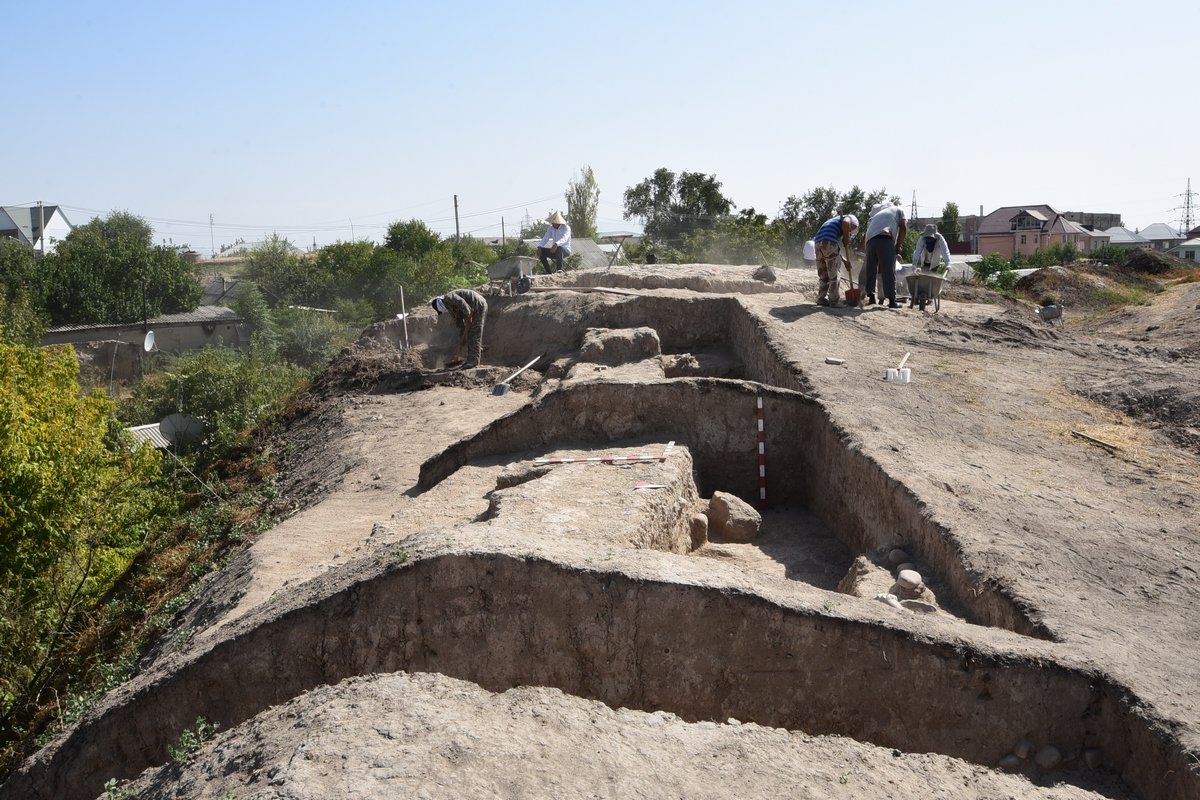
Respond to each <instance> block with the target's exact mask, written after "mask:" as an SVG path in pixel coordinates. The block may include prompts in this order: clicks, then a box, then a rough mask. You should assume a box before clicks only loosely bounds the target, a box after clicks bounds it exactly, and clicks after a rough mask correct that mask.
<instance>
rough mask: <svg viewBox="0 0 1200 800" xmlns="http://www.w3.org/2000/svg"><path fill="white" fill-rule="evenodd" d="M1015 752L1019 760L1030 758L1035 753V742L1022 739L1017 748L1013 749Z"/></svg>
mask: <svg viewBox="0 0 1200 800" xmlns="http://www.w3.org/2000/svg"><path fill="white" fill-rule="evenodd" d="M1013 752H1014V753H1016V755H1017V758H1020V759H1026V758H1029V755H1030V753H1032V752H1033V742H1031V741H1029V740H1028V739H1022V740H1021V741H1019V742H1017V746H1016V747H1014V748H1013Z"/></svg>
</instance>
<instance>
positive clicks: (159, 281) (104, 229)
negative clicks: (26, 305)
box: [41, 212, 201, 323]
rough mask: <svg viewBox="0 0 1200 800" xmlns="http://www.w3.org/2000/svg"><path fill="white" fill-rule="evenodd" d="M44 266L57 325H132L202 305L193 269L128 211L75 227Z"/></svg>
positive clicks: (47, 303)
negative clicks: (157, 241)
mask: <svg viewBox="0 0 1200 800" xmlns="http://www.w3.org/2000/svg"><path fill="white" fill-rule="evenodd" d="M41 266H43V267H44V269H45V274H46V284H45V300H44V302H45V306H46V310H47V311H48V312H49V314H50V317H51V319H52V320H53V321H54V322H55V323H72V322H74V323H84V322H110V323H111V322H133V321H135V320H139V319H143V318H144V317H155V316H158V315H160V314H177V313H180V312H183V311H190V310H192V309H193V308H195V307H196V304H197V303H198V302H199V301H200V293H201V290H200V285H199V283H197V281H196V278H195V274H194V271H193V267H192V265H191V264H190V263H188V262H187V260H186V259H184V258H183V257H182V256H181V255H180V254H179V253H178V252H177V251H176V250H174V249H173V248H170V247H156V246H154V245H153V243H152V240H151V234H150V226H149V225H147V224H146V222H145V221H144V220H142V219H140V218H139V217H136V216H134V215H132V214H128V213H125V212H114V213H112V214H111V215H109V216H108V217H107V218H105V219H100V218H98V217H97V218H96V219H93V220H92V221H91V222H88V223H87V224H86V225H81V226H79V227H77V228H75V229H74V230H73V231H71V232H70V233H69V234H68V235H67V237H66V238H65V239H64V240H63V241H62V242H61V243H59V245H58V249H57V251H56V252H55V253H54V254H53V255H51V256H47V257H46V258H45V259H43V264H42V265H41Z"/></svg>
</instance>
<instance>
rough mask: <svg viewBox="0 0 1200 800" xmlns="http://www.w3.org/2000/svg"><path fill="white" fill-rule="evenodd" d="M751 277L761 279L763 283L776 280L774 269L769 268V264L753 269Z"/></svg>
mask: <svg viewBox="0 0 1200 800" xmlns="http://www.w3.org/2000/svg"><path fill="white" fill-rule="evenodd" d="M752 277H753V278H754V280H756V281H762V282H763V283H774V282H775V280H776V278H775V270H774V269H772V268H771V265H770V264H763V265H762V266H761V267H759V268H758V269H756V270H754V275H753V276H752Z"/></svg>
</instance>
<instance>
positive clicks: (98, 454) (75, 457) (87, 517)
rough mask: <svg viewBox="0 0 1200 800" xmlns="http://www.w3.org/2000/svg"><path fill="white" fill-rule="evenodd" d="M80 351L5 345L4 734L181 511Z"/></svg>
mask: <svg viewBox="0 0 1200 800" xmlns="http://www.w3.org/2000/svg"><path fill="white" fill-rule="evenodd" d="M78 374H79V365H78V362H77V361H76V358H75V354H74V353H73V352H72V351H71V349H70V348H30V347H24V346H21V345H10V344H2V343H0V541H3V543H4V547H3V548H0V736H3V738H7V737H8V735H9V734H10V733H11V732H12V731H13V730H15V729H17V728H19V727H20V719H21V718H22V717H23V716H24V715H25V714H26V713H27V711H28V709H29V708H31V707H32V706H33V705H34V704H36V703H37V699H36V698H37V695H38V693H39V691H40V690H41V688H42V687H43V686H44V685H46V683H47V682H48V681H50V680H51V678H52V673H53V672H54V669H55V667H54V664H55V662H54V659H53V656H54V654H55V650H56V648H57V647H58V646H59V643H61V642H63V641H64V640H65V639H66V638H67V636H69V635H70V634H71V633H73V632H74V629H75V627H76V626H78V625H80V624H81V623H80V617H81V615H83V614H86V613H87V612H88V611H89V610H91V609H93V608H94V607H95V606H96V605H97V603H99V602H100V600H101V598H103V597H104V596H105V595H106V593H107V592H108V591H109V590H110V589H111V588H112V586H113V585H114V583H115V582H116V581H117V579H118V578H119V577H120V576H121V575H122V574H123V573H124V572H125V570H126V569H127V568H128V567H129V565H130V564H131V563H132V561H133V559H134V557H135V556H136V555H137V553H138V552H139V550H140V549H141V547H142V545H143V543H144V542H145V541H146V539H147V538H148V537H149V536H150V535H151V534H152V533H154V532H155V531H157V530H158V529H159V527H160V526H161V525H162V524H163V521H164V520H165V518H166V516H167V515H168V514H169V513H170V512H171V510H172V509H173V504H172V503H171V501H170V500H169V498H168V496H167V495H166V494H165V493H164V492H163V491H162V490H161V489H160V488H159V485H158V481H159V477H160V474H161V473H160V463H161V460H160V457H159V454H158V453H157V452H156V451H155V450H154V449H153V448H149V447H137V448H135V447H132V446H130V443H128V442H126V441H124V440H123V438H122V437H121V436H120V435H115V433H114V428H113V425H112V422H113V403H112V401H111V400H109V399H108V398H107V397H105V396H104V395H103V393H100V392H94V393H92V394H88V395H83V394H81V393H80V391H79V383H78Z"/></svg>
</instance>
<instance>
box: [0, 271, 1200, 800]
mask: <svg viewBox="0 0 1200 800" xmlns="http://www.w3.org/2000/svg"><path fill="white" fill-rule="evenodd" d="M756 274H757V273H756V267H751V266H747V267H721V268H716V267H711V266H705V265H684V266H669V267H658V268H654V267H626V268H614V269H611V270H586V271H581V272H572V273H565V274H559V275H554V276H546V277H539V279H538V281H537V282H536V284H535V286H534V288H533V289H532V290H531V291H529V292H527V293H525V294H513V295H508V294H506V293H497V294H492V295H489V296H488V304H489V308H488V314H487V318H486V325H485V328H484V349H483V361H482V364H483V365H482V366H480V367H478V368H474V369H446V368H445V363H446V357H447V354H448V353H450V352H452V351H453V349H454V344H455V341H456V340H457V337H458V332H457V330H456V329H455V328H454V326H453V324H452V323H451V322H450V321H449V320H448V319H446V318H445V317H443V318H442V319H441V320H440V321H439V319H438V317H437V315H436V314H435V313H434V312H433V310H432V309H430V308H428V307H425V308H423V309H422V310H420V311H418V312H416V313H415V314H412V315H409V316H408V317H407V318H406V319H404V320H394V321H390V322H387V323H379V324H377V325H375V326H373V327H371V328H369V329H368V330H366V331H365V332H364V333H363V336H362V338H361V339H360V340H359V341H358V342H357V343H356V344H355V345H353V346H351V347H349V348H347V349H346V350H345V351H343V352H342V353H341V354H340V355H339V356H338V357H337V358H336V359H335V360H334V362H333V363H331V364H330V366H329V367H328V369H327V370H326V371H325V372H324V373H323V374H322V375H321V376H320V377H319V378H318V379H317V380H316V381H315V382H314V384H313V385H312V387H311V389H310V391H309V394H308V396H307V397H306V398H305V401H304V402H303V403H302V404H301V405H300V407H299V408H298V410H297V411H296V413H295V414H293V415H292V416H291V417H290V418H289V419H288V420H287V421H286V423H285V424H283V425H282V426H281V430H280V431H279V432H278V433H277V434H276V440H275V442H274V446H275V448H276V452H278V453H279V454H280V463H281V478H282V481H281V486H282V490H283V492H284V494H285V496H286V497H287V499H288V502H289V503H290V504H291V509H292V510H291V513H290V514H289V515H288V516H287V518H286V519H283V520H282V521H280V522H279V523H278V524H277V525H276V526H275V527H273V528H272V529H270V530H268V531H266V532H264V533H262V534H261V535H260V537H259V538H258V539H256V540H254V541H253V542H252V543H250V544H249V546H248V547H247V548H246V549H245V550H243V551H242V552H241V553H240V554H239V555H237V556H236V557H235V558H234V559H232V560H231V561H230V562H229V563H228V564H227V565H226V566H225V567H224V568H223V569H221V570H220V571H218V572H215V573H213V574H211V575H209V576H207V577H206V578H205V579H204V580H203V582H202V584H201V586H200V590H199V591H198V592H197V593H196V595H195V596H194V598H193V599H192V600H191V602H190V603H189V604H188V605H187V606H186V607H185V608H184V609H183V610H182V611H180V612H179V615H178V616H177V618H176V620H175V621H174V622H173V626H174V628H175V629H176V630H182V631H187V632H188V633H187V635H186V636H173V637H166V638H164V640H163V642H161V643H160V644H159V645H158V646H157V647H156V648H155V649H154V651H153V652H152V654H151V655H150V656H148V657H147V659H146V661H145V663H144V664H143V665H142V669H141V671H140V673H139V674H138V675H137V677H135V678H134V679H132V680H131V681H129V682H128V683H126V684H124V685H123V686H121V687H119V688H117V689H115V690H113V691H112V692H111V693H110V694H109V695H108V696H107V697H106V698H105V699H104V700H103V701H102V702H101V703H100V704H99V705H98V706H96V707H95V708H94V709H93V710H92V711H90V712H89V713H88V714H87V715H86V716H84V717H83V718H82V719H81V720H80V721H79V722H78V723H76V724H75V725H74V726H73V727H72V728H70V729H69V730H67V731H66V732H65V733H63V734H61V735H59V736H58V737H57V738H55V739H53V740H52V741H50V742H49V743H48V744H46V746H45V747H44V748H43V749H42V750H40V751H39V752H38V753H36V754H35V755H34V756H33V757H32V758H31V759H29V760H28V761H27V762H26V763H25V765H24V766H23V767H22V768H21V770H20V771H18V772H16V773H14V774H13V775H12V776H11V777H10V778H9V779H8V780H7V782H6V783H4V784H3V785H2V786H0V798H3V799H4V800H9V799H10V798H11V799H13V800H16V798H64V799H70V798H98V797H111V796H115V795H112V794H109V793H107V791H108V790H106V788H105V787H106V784H108V785H109V786H110V787H111V786H112V785H118V784H119V785H121V786H124V787H125V789H123V791H128V792H129V794H128V795H126V796H129V797H139V798H168V797H212V798H225V797H236V798H300V797H361V798H385V797H386V798H390V797H401V796H409V795H411V796H415V797H431V798H432V797H438V798H442V797H445V798H450V797H466V796H498V797H576V796H587V797H593V796H595V797H626V796H635V797H665V796H673V797H713V798H716V797H731V796H733V797H779V796H785V794H786V795H788V796H798V797H834V798H858V797H868V796H874V797H912V798H917V797H922V798H928V797H934V798H942V797H944V798H951V797H953V798H961V797H979V798H985V797H986V798H993V797H1013V798H1031V797H1036V798H1142V799H1143V800H1168V799H1171V800H1175V799H1179V800H1184V799H1187V798H1192V799H1195V798H1200V680H1198V679H1197V674H1198V673H1197V669H1196V666H1195V665H1196V663H1197V660H1198V657H1200V621H1198V620H1200V618H1198V616H1197V614H1196V609H1197V607H1198V604H1200V583H1198V581H1197V569H1198V568H1197V567H1196V558H1195V555H1196V553H1197V552H1200V551H1198V549H1197V537H1198V536H1200V534H1198V533H1197V526H1196V523H1195V515H1196V508H1195V505H1196V498H1197V487H1198V486H1200V450H1197V449H1196V448H1195V447H1189V446H1188V445H1187V442H1188V441H1190V440H1189V439H1188V438H1187V437H1188V436H1190V435H1191V434H1190V433H1188V431H1191V430H1193V429H1192V428H1191V427H1189V425H1190V424H1191V423H1190V421H1188V420H1182V421H1180V420H1175V421H1172V420H1168V419H1165V418H1163V417H1161V416H1160V417H1155V416H1154V415H1153V414H1140V413H1133V411H1132V408H1131V405H1130V404H1131V402H1132V401H1131V400H1130V398H1131V397H1132V396H1134V395H1136V392H1137V390H1138V387H1139V386H1146V385H1149V384H1150V383H1153V385H1154V386H1155V387H1158V388H1159V389H1162V390H1163V391H1166V392H1171V391H1173V390H1174V389H1173V388H1172V387H1174V388H1175V389H1178V391H1181V392H1182V391H1194V389H1193V388H1189V387H1194V386H1196V385H1197V378H1200V360H1198V359H1197V354H1200V332H1198V331H1197V329H1196V327H1195V325H1194V323H1192V324H1190V325H1189V324H1188V323H1187V320H1188V319H1194V316H1193V315H1194V309H1195V308H1200V286H1198V285H1197V284H1182V285H1179V286H1173V287H1170V288H1168V289H1167V290H1166V291H1164V292H1163V293H1162V294H1161V295H1157V296H1155V297H1154V298H1153V300H1152V301H1151V305H1149V306H1146V307H1137V308H1134V309H1132V310H1126V312H1124V314H1125V316H1123V317H1121V318H1120V319H1119V320H1116V321H1114V319H1113V318H1103V319H1096V320H1090V321H1084V322H1081V323H1079V324H1073V325H1071V326H1069V327H1065V328H1063V327H1054V326H1051V325H1048V324H1046V323H1044V322H1042V321H1041V320H1039V319H1038V317H1037V316H1036V315H1035V314H1034V313H1033V312H1032V311H1031V309H1030V308H1029V307H1026V306H1022V305H1021V304H1020V303H1018V302H1016V301H1011V300H1006V299H1004V298H1000V297H998V296H994V295H993V296H991V297H980V296H977V295H978V294H979V293H975V294H973V293H971V292H968V291H965V290H964V291H963V292H961V293H960V294H958V295H954V294H950V293H948V296H947V299H945V300H944V301H943V302H942V303H941V307H940V309H939V310H938V311H937V313H934V311H933V309H932V308H930V309H928V310H926V311H925V312H922V311H919V310H917V309H903V310H888V309H884V308H882V307H875V308H866V309H864V308H822V307H819V306H817V305H816V304H815V303H814V302H813V298H814V294H813V288H814V285H815V275H814V274H813V273H812V272H811V271H808V270H780V271H779V275H778V280H776V281H773V282H770V283H768V282H764V281H763V280H761V278H759V277H756ZM1139 315H1140V316H1139ZM1151 318H1153V322H1152V324H1154V325H1156V326H1158V329H1157V330H1156V331H1153V335H1155V336H1158V335H1162V336H1163V337H1164V340H1163V341H1158V340H1155V339H1152V338H1151V337H1150V336H1147V333H1148V328H1149V326H1148V325H1146V324H1145V323H1146V321H1147V320H1150V319H1151ZM1168 319H1169V320H1176V321H1178V324H1175V325H1171V324H1167V323H1165V322H1163V320H1168ZM1164 326H1165V327H1164ZM1167 335H1169V336H1170V338H1169V339H1166V338H1165V337H1166V336H1167ZM1167 349H1170V350H1172V351H1173V352H1176V353H1177V354H1181V355H1177V356H1176V357H1172V358H1166V357H1165V356H1164V352H1165V351H1166V350H1167ZM1101 364H1102V367H1101V366H1100V365H1101ZM522 367H526V368H525V369H524V370H522V371H520V372H518V370H521V368H522ZM892 372H895V373H896V374H895V375H892V376H891V377H893V378H894V379H892V380H888V379H887V378H888V377H889V375H891V373H892ZM901 372H903V373H904V376H905V378H906V380H901V379H900V373H901ZM514 373H517V374H516V375H514ZM1114 382H1115V383H1114ZM1096 442H1100V443H1101V444H1104V445H1107V446H1097V444H1096ZM199 718H203V719H204V720H207V721H209V722H211V723H213V724H215V725H217V726H218V728H217V732H216V733H215V735H213V736H212V737H211V739H209V740H207V741H206V742H205V743H204V744H203V746H202V747H201V748H200V749H199V751H198V752H197V753H196V754H195V756H194V757H192V758H191V759H190V760H186V761H180V760H178V759H176V758H174V757H173V756H172V755H171V752H172V751H171V748H172V745H173V744H174V743H176V742H177V741H178V740H179V739H180V736H181V733H182V732H184V731H187V730H188V729H190V728H191V727H192V726H193V724H194V723H195V722H196V721H197V719H199ZM113 781H116V782H118V783H117V784H113V783H110V782H113Z"/></svg>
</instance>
